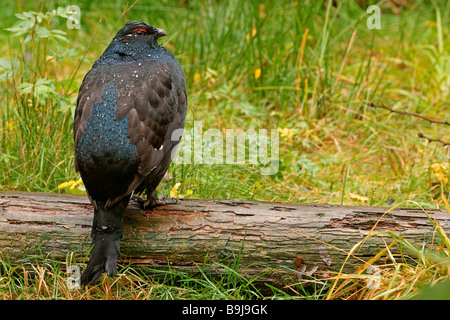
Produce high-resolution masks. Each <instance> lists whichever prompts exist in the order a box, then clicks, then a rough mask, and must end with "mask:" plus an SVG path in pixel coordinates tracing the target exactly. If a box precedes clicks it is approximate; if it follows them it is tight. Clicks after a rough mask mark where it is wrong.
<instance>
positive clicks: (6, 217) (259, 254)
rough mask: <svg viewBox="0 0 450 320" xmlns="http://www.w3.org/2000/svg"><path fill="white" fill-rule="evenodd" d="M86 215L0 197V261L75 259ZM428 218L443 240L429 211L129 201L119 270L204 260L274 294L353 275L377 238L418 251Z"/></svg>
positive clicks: (42, 200) (58, 200) (81, 252)
mask: <svg viewBox="0 0 450 320" xmlns="http://www.w3.org/2000/svg"><path fill="white" fill-rule="evenodd" d="M92 217H93V209H92V206H91V204H90V203H89V201H88V199H87V197H86V196H83V195H65V194H64V195H63V194H48V193H25V192H4V191H3V192H0V255H1V256H0V258H1V257H8V259H9V260H10V261H12V262H14V261H21V260H23V259H26V257H27V256H29V255H31V254H34V253H35V252H36V250H37V248H38V250H39V253H40V254H44V255H51V256H52V257H53V258H56V259H63V258H65V257H66V256H67V254H70V253H71V252H73V253H74V256H76V257H78V261H81V260H82V258H83V257H85V256H86V254H87V251H88V250H89V247H90V231H91V223H92ZM430 218H431V219H434V220H435V221H436V222H438V223H439V224H440V226H441V227H442V228H443V230H444V231H445V232H447V233H448V232H450V214H449V213H448V212H446V211H444V210H438V209H428V210H426V213H425V212H424V211H423V210H422V209H414V208H396V209H393V210H389V209H388V208H381V207H369V206H359V207H356V206H337V205H324V204H299V203H273V202H257V201H240V200H201V199H185V200H180V202H179V203H177V204H172V205H165V206H158V207H155V208H153V209H152V210H142V209H141V208H140V207H139V205H138V204H137V203H136V202H135V201H131V202H130V205H129V206H128V208H127V210H126V212H125V215H124V235H123V238H122V241H121V261H119V262H122V263H136V264H147V265H152V266H154V267H155V268H167V267H168V265H170V267H171V268H179V269H181V270H186V271H196V270H197V271H198V268H199V267H201V266H203V265H204V263H206V264H207V265H208V266H209V267H210V268H212V269H210V270H214V271H216V272H221V271H220V270H221V268H220V267H219V264H215V263H214V262H221V263H222V264H226V263H227V262H230V263H232V262H236V261H238V262H239V272H240V274H241V275H243V276H245V277H255V276H258V275H261V274H262V273H264V272H266V271H270V272H267V273H266V274H265V275H264V277H262V278H261V280H264V281H268V282H270V283H271V284H272V285H277V286H280V285H281V286H282V285H286V284H290V283H293V282H295V281H296V280H298V278H300V277H301V276H303V275H304V274H305V273H306V274H308V272H309V273H311V272H313V271H315V272H316V274H319V273H320V272H323V273H327V272H330V271H339V270H340V268H341V266H342V264H343V263H344V261H345V267H344V270H345V271H348V272H352V271H354V270H355V269H356V268H357V267H360V266H361V265H362V264H363V262H362V261H367V260H369V259H370V258H371V257H373V256H374V255H375V254H377V253H378V252H379V251H380V250H381V249H382V248H384V247H385V245H386V243H390V242H392V241H393V239H392V238H391V237H389V236H388V235H387V234H385V233H383V232H382V231H390V232H392V233H395V234H397V235H399V236H402V237H404V238H405V239H406V240H408V241H410V242H412V243H415V244H417V245H419V246H420V245H422V244H423V243H424V242H427V243H432V242H433V237H435V228H434V226H433V224H432V223H431V221H430ZM374 227H375V228H374ZM369 234H370V236H369V237H368V235H369ZM374 234H376V235H374ZM383 238H384V239H383ZM363 239H366V240H365V242H364V244H363V245H362V246H360V247H359V248H358V250H357V251H355V252H354V253H353V255H352V256H351V257H350V258H349V259H348V260H346V258H347V256H348V253H349V251H350V249H351V248H352V247H353V246H354V245H355V244H357V243H358V242H360V241H362V240H363ZM222 272H223V270H222Z"/></svg>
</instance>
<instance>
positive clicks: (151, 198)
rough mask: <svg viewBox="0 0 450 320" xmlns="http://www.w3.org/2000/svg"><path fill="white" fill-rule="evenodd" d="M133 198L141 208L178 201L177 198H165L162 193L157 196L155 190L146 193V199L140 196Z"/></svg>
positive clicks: (150, 207)
mask: <svg viewBox="0 0 450 320" xmlns="http://www.w3.org/2000/svg"><path fill="white" fill-rule="evenodd" d="M133 200H135V201H136V202H137V203H138V204H139V205H140V207H141V208H142V209H143V210H146V209H152V208H154V207H157V206H165V205H169V204H177V203H180V200H179V199H174V198H166V197H165V196H164V195H160V196H158V195H157V194H156V191H154V192H152V193H151V194H147V198H146V199H145V198H142V197H133Z"/></svg>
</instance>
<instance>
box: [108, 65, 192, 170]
mask: <svg viewBox="0 0 450 320" xmlns="http://www.w3.org/2000/svg"><path fill="white" fill-rule="evenodd" d="M134 65H135V64H134ZM130 76H131V78H133V76H134V78H135V81H133V83H134V88H131V87H130V88H129V89H130V91H128V90H127V89H126V88H124V89H122V88H121V89H119V94H118V101H117V105H118V108H117V111H116V118H117V119H118V120H121V119H123V118H124V117H126V116H127V115H128V138H129V139H130V142H131V143H132V144H134V145H136V150H137V153H138V155H139V174H141V175H144V176H145V175H148V174H149V173H150V172H151V171H152V170H153V169H155V168H156V166H158V165H159V163H160V162H161V159H162V158H163V156H164V155H165V154H166V153H167V152H170V149H171V148H172V147H173V146H172V145H173V144H175V145H176V144H177V143H178V141H172V137H171V136H172V133H173V131H174V130H176V129H178V128H181V129H182V128H183V127H184V118H185V115H186V103H187V99H186V83H185V80H184V76H182V77H181V75H180V74H179V72H178V70H177V69H176V68H173V67H172V66H171V65H169V64H166V63H157V62H154V61H151V62H142V63H138V68H137V69H136V70H133V71H132V72H130ZM138 79H142V80H141V81H139V80H138ZM136 80H137V81H136ZM128 96H131V97H132V101H129V102H125V101H126V100H128V99H127V97H128ZM122 99H123V100H124V102H123V103H122V101H121V100H122Z"/></svg>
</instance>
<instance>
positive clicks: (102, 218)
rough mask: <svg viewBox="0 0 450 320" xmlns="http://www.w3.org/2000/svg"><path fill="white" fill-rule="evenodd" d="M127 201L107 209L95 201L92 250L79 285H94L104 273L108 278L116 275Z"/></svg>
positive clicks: (101, 203)
mask: <svg viewBox="0 0 450 320" xmlns="http://www.w3.org/2000/svg"><path fill="white" fill-rule="evenodd" d="M129 200H130V197H129V196H128V197H126V198H124V199H122V200H121V201H120V202H118V203H117V204H116V205H114V206H113V207H110V208H107V209H105V203H104V202H101V201H97V209H95V211H94V222H93V225H92V235H91V236H92V249H91V252H90V254H89V262H88V265H87V267H86V270H84V272H83V274H82V275H81V285H83V286H84V285H87V284H89V283H92V284H93V283H96V282H97V281H98V280H99V279H100V277H101V275H102V273H104V272H106V273H107V274H108V276H110V277H111V276H114V275H115V274H116V271H117V267H116V263H117V258H118V257H119V255H120V239H121V238H122V232H123V212H124V210H125V208H126V207H127V205H128V202H129Z"/></svg>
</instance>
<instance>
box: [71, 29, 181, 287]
mask: <svg viewBox="0 0 450 320" xmlns="http://www.w3.org/2000/svg"><path fill="white" fill-rule="evenodd" d="M162 36H166V33H165V31H164V30H163V29H159V28H156V27H153V26H150V25H148V24H146V23H144V22H135V21H130V22H128V23H127V24H125V26H124V27H123V28H122V29H120V31H119V32H118V33H117V35H116V36H115V37H114V39H113V40H112V42H111V44H110V45H109V46H108V48H107V49H106V50H105V52H104V53H103V54H102V56H101V57H100V58H99V59H98V60H97V61H96V62H95V63H94V65H93V66H92V69H91V70H90V71H89V72H88V73H87V74H86V76H85V77H84V79H83V82H82V84H81V87H80V90H79V95H78V100H77V107H76V110H75V121H74V140H75V168H76V170H77V171H79V172H80V175H81V178H82V179H83V182H84V185H85V187H86V190H87V193H88V196H89V199H90V201H91V203H92V205H93V207H94V220H93V225H92V234H91V236H92V245H93V247H92V249H91V252H90V256H89V262H88V265H87V267H86V270H85V271H84V272H83V274H82V276H81V284H82V285H86V284H88V283H95V282H97V281H98V279H99V278H100V276H101V275H102V273H104V272H106V273H107V274H108V275H109V276H114V275H115V274H116V269H117V267H116V262H117V258H118V256H119V253H120V239H121V237H122V232H123V218H122V217H123V212H124V210H125V208H126V207H127V205H128V202H129V200H130V198H131V195H132V194H133V193H135V194H139V193H146V195H147V199H148V201H149V202H150V203H152V204H154V203H155V200H156V199H157V198H156V191H155V189H156V187H157V186H158V184H159V183H160V181H161V179H162V178H163V176H164V174H165V173H166V171H167V169H168V167H169V165H170V163H171V161H172V158H173V156H174V155H175V152H176V148H177V145H178V143H179V141H180V138H181V132H182V130H183V128H184V120H185V117H186V109H187V93H186V80H185V77H184V73H183V70H182V68H181V66H180V64H179V63H178V61H177V60H176V58H175V57H174V56H173V54H172V53H171V52H170V51H169V50H167V49H166V48H164V47H162V46H160V45H159V44H158V42H157V40H158V38H159V37H162Z"/></svg>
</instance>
